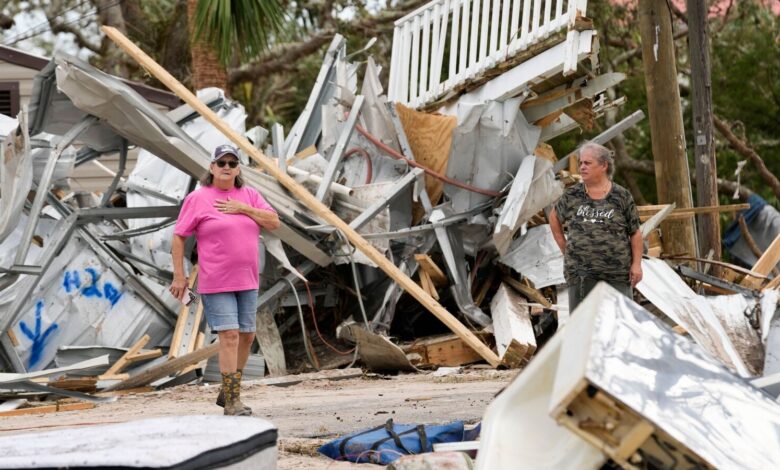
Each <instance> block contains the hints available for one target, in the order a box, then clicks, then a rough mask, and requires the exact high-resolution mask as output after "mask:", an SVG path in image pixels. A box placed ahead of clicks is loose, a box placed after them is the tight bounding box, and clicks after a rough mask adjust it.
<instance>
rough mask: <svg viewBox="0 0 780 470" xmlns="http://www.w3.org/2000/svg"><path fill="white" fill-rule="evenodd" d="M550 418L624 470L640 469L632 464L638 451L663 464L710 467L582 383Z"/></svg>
mask: <svg viewBox="0 0 780 470" xmlns="http://www.w3.org/2000/svg"><path fill="white" fill-rule="evenodd" d="M553 415H554V418H555V419H556V420H557V421H558V422H559V423H560V424H562V425H563V426H565V427H566V428H568V429H569V430H570V431H572V432H573V433H574V434H576V435H578V436H579V437H581V438H582V439H583V440H585V441H587V442H588V443H590V444H591V445H593V446H594V447H596V448H597V449H600V450H601V451H602V452H604V453H605V454H606V455H608V456H609V457H610V458H612V460H614V461H615V462H616V463H617V464H619V465H620V466H621V467H623V468H626V469H636V470H638V469H639V468H640V467H638V466H637V465H635V464H634V462H636V461H637V460H638V457H639V456H637V457H635V454H637V453H638V451H639V450H640V449H641V450H642V453H644V454H646V455H652V456H654V457H660V458H661V459H662V460H661V461H663V462H665V463H673V462H672V460H674V461H677V462H686V461H687V462H690V463H698V464H699V465H700V466H701V468H708V467H709V465H707V463H706V461H704V460H703V459H701V458H700V457H699V456H698V455H696V454H695V453H694V452H693V451H691V450H690V449H688V448H687V447H686V446H684V445H682V444H681V443H679V442H678V441H677V440H675V439H673V438H672V437H671V436H669V434H667V433H665V432H664V431H663V430H661V429H659V428H656V427H655V426H653V424H652V423H650V422H649V421H647V420H646V419H644V418H643V417H642V416H640V415H639V414H637V413H635V412H634V411H633V410H631V409H630V408H628V407H627V406H625V405H623V404H622V403H620V402H618V401H616V400H614V399H613V398H611V397H610V396H609V395H608V394H607V393H605V392H604V391H602V390H599V389H597V388H596V387H594V386H592V385H590V384H588V383H587V382H586V381H584V380H583V383H582V384H581V385H580V387H579V389H578V390H576V391H575V393H573V394H572V395H570V396H569V398H568V400H567V402H566V404H565V406H562V407H559V408H557V409H556V410H554V411H553ZM639 461H640V462H641V461H643V460H639Z"/></svg>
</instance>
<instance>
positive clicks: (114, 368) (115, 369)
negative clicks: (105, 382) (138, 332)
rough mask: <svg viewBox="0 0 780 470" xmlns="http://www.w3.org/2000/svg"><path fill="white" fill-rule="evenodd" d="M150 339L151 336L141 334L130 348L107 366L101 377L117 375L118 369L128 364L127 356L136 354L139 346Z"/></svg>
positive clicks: (139, 348) (144, 344) (141, 346)
mask: <svg viewBox="0 0 780 470" xmlns="http://www.w3.org/2000/svg"><path fill="white" fill-rule="evenodd" d="M150 339H151V338H150V337H149V335H143V336H142V337H141V339H139V340H138V341H136V343H135V344H134V345H132V346H131V347H130V349H128V350H127V352H126V353H124V354H123V355H122V357H120V358H119V359H117V360H116V362H115V363H114V364H113V365H112V366H111V367H109V368H108V370H107V371H106V372H105V374H103V375H102V376H101V377H106V376H112V375H117V374H118V373H119V371H121V370H122V369H124V367H125V366H126V365H127V364H129V358H130V357H131V356H135V355H136V354H138V352H139V351H140V350H141V348H143V347H144V346H146V343H148V342H149V340H150Z"/></svg>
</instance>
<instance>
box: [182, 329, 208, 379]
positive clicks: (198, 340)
mask: <svg viewBox="0 0 780 470" xmlns="http://www.w3.org/2000/svg"><path fill="white" fill-rule="evenodd" d="M205 341H206V335H205V334H203V332H202V331H199V332H198V333H197V335H196V336H195V341H193V342H192V343H193V345H194V348H193V350H197V349H200V348H202V347H203V343H204V342H205ZM190 352H192V351H190ZM206 362H207V360H206V359H204V360H202V361H200V362H199V363H197V364H193V365H191V366H188V367H186V368H184V369H182V371H181V372H179V373H178V374H177V375H179V376H181V375H184V374H186V373H188V372H190V371H193V370H195V369H205V368H206Z"/></svg>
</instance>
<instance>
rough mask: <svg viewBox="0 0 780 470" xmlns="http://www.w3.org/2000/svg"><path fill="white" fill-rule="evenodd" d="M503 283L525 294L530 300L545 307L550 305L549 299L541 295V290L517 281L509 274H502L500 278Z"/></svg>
mask: <svg viewBox="0 0 780 470" xmlns="http://www.w3.org/2000/svg"><path fill="white" fill-rule="evenodd" d="M502 280H503V281H504V282H505V283H507V284H508V285H509V287H511V288H513V289H515V290H516V291H518V292H520V293H521V294H523V295H525V296H526V297H528V298H529V299H531V300H534V301H536V302H538V303H540V304H542V306H544V307H545V308H550V307H552V303H550V301H549V300H547V297H545V296H543V295H542V293H541V292H539V291H538V290H536V289H534V288H533V287H529V286H526V285H525V284H523V283H522V282H520V281H518V280H517V279H512V278H511V277H509V276H504V278H503V279H502Z"/></svg>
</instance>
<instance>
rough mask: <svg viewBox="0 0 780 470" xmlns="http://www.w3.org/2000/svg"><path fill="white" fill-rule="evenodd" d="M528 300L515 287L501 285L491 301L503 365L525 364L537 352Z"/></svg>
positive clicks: (494, 330) (511, 366) (512, 366)
mask: <svg viewBox="0 0 780 470" xmlns="http://www.w3.org/2000/svg"><path fill="white" fill-rule="evenodd" d="M527 303H528V301H527V300H526V299H524V298H523V297H521V296H520V295H519V294H517V293H516V292H515V291H514V290H513V289H511V288H509V287H507V285H506V284H503V283H502V284H501V286H500V287H499V288H498V292H496V295H495V296H494V297H493V301H492V302H491V304H490V311H491V313H492V314H493V334H494V335H495V337H496V350H497V351H498V356H499V357H500V358H501V365H504V366H506V367H509V368H517V367H521V366H523V365H524V364H525V363H527V362H528V360H530V359H531V357H532V356H533V354H534V352H536V336H535V335H534V327H533V325H532V324H531V313H530V310H529V308H528V306H527V305H524V304H527Z"/></svg>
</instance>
